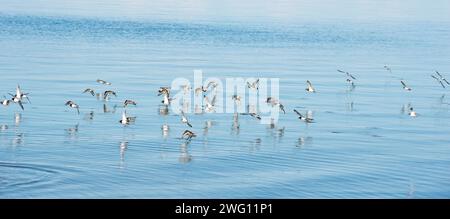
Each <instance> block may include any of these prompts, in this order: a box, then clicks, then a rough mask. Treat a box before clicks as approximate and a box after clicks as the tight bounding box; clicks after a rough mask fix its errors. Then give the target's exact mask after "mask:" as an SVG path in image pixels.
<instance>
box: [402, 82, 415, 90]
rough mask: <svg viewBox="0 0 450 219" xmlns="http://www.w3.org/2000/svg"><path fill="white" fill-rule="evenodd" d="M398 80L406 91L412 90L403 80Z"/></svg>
mask: <svg viewBox="0 0 450 219" xmlns="http://www.w3.org/2000/svg"><path fill="white" fill-rule="evenodd" d="M400 82H401V83H402V85H403V89H404V90H406V91H411V90H412V89H411V88H410V87H408V86H406V84H405V82H403V81H400Z"/></svg>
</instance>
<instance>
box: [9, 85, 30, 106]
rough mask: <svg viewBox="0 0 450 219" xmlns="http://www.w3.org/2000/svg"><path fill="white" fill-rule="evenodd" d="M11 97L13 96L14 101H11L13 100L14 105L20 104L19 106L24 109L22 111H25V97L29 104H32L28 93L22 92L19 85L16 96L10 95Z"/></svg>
mask: <svg viewBox="0 0 450 219" xmlns="http://www.w3.org/2000/svg"><path fill="white" fill-rule="evenodd" d="M9 95H11V96H12V99H11V100H12V101H13V102H14V103H18V104H19V106H20V108H22V110H24V108H23V98H24V97H25V98H27V100H28V102H29V103H31V102H30V99H29V98H28V96H27V95H28V93H23V92H22V90H21V89H20V86H19V85H17V88H16V94H15V95H13V94H11V93H9Z"/></svg>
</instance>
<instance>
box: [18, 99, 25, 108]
mask: <svg viewBox="0 0 450 219" xmlns="http://www.w3.org/2000/svg"><path fill="white" fill-rule="evenodd" d="M18 103H19V106H20V108H22V110H25V109H24V108H23V104H22V101H20V100H19V102H18Z"/></svg>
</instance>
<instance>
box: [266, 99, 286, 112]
mask: <svg viewBox="0 0 450 219" xmlns="http://www.w3.org/2000/svg"><path fill="white" fill-rule="evenodd" d="M266 103H267V104H270V105H271V106H272V107H275V106H278V107H279V108H280V110H281V111H283V113H284V114H286V111H284V106H283V104H281V103H280V101H278V100H277V99H275V98H273V97H268V98H267V99H266Z"/></svg>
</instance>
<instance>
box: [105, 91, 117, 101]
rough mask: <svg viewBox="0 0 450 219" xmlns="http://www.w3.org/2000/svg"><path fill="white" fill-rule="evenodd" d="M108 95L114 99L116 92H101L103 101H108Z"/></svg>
mask: <svg viewBox="0 0 450 219" xmlns="http://www.w3.org/2000/svg"><path fill="white" fill-rule="evenodd" d="M110 95H114V96H115V97H117V94H116V92H114V91H112V90H107V91H105V92H103V100H108V98H109V96H110Z"/></svg>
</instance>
